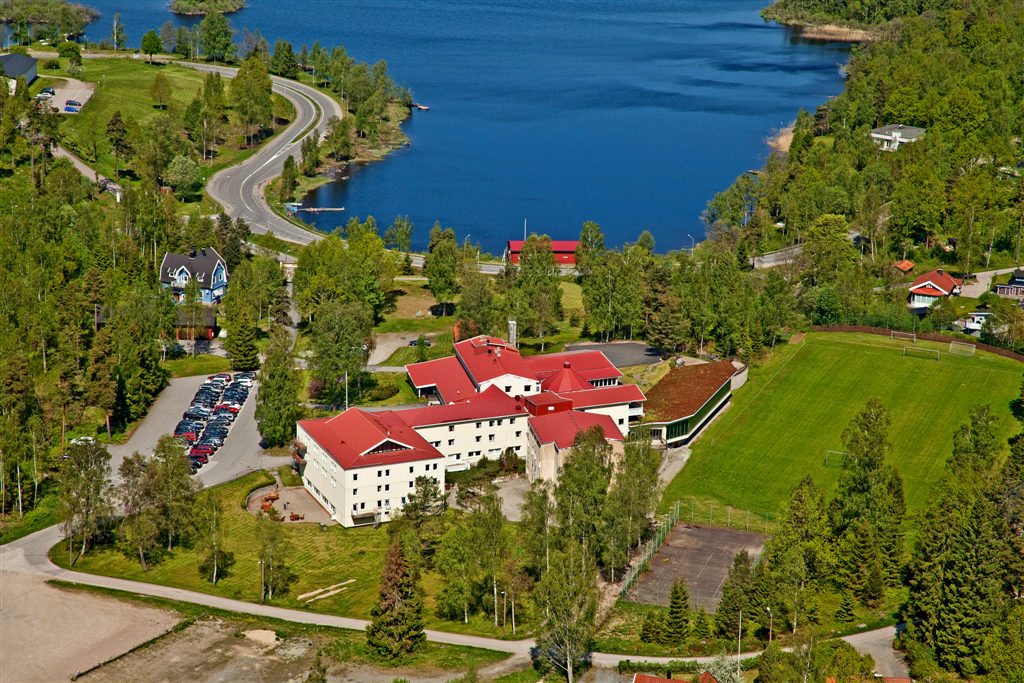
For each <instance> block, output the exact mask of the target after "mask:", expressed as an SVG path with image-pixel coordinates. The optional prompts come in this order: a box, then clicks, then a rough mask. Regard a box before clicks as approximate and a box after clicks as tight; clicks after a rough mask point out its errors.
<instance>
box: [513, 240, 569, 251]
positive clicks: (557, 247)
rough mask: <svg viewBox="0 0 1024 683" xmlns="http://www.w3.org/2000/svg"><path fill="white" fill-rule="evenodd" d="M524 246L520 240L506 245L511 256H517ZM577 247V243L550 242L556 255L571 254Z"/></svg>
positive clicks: (565, 241)
mask: <svg viewBox="0 0 1024 683" xmlns="http://www.w3.org/2000/svg"><path fill="white" fill-rule="evenodd" d="M524 244H526V242H524V241H522V240H509V243H508V248H509V251H511V252H512V253H513V254H518V253H520V252H521V251H522V250H523V245H524ZM578 245H579V242H578V241H575V242H574V241H571V240H552V241H551V251H553V252H556V253H558V252H562V253H565V252H570V251H571V252H575V251H576V247H577V246H578Z"/></svg>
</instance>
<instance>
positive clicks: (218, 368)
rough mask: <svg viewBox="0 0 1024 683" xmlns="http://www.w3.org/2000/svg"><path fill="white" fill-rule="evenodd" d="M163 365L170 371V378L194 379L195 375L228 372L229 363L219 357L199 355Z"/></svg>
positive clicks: (229, 368)
mask: <svg viewBox="0 0 1024 683" xmlns="http://www.w3.org/2000/svg"><path fill="white" fill-rule="evenodd" d="M164 365H166V366H167V369H168V370H170V371H171V377H195V376H196V375H216V374H217V373H218V372H230V371H231V361H230V360H228V359H227V358H222V357H221V356H209V355H204V354H200V355H198V356H194V357H192V358H188V357H185V358H177V359H175V360H169V361H167V362H166V363H164Z"/></svg>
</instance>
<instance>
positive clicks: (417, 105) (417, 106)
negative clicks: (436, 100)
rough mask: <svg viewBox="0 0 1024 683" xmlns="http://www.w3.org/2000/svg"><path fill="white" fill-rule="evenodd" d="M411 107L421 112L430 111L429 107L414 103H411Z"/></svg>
mask: <svg viewBox="0 0 1024 683" xmlns="http://www.w3.org/2000/svg"><path fill="white" fill-rule="evenodd" d="M412 106H414V107H416V108H417V109H422V110H423V111H427V110H429V109H430V107H428V106H427V105H425V104H415V103H413V105H412Z"/></svg>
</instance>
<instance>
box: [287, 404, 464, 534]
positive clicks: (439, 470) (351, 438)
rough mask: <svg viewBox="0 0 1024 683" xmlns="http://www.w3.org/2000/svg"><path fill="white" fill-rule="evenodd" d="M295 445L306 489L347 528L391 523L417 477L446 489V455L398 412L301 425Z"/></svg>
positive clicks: (356, 413)
mask: <svg viewBox="0 0 1024 683" xmlns="http://www.w3.org/2000/svg"><path fill="white" fill-rule="evenodd" d="M295 440H296V442H297V445H298V446H299V447H298V448H297V449H296V452H295V454H294V456H293V457H294V458H295V459H296V461H297V462H298V465H299V474H300V475H301V477H302V482H303V484H304V485H305V487H306V490H307V491H309V492H310V494H312V496H313V498H315V499H316V501H317V502H318V503H320V505H322V506H323V508H324V509H325V510H327V512H328V513H330V515H331V517H332V518H333V519H335V520H336V521H337V522H338V523H339V524H341V525H342V526H344V527H353V526H361V525H364V524H373V523H374V522H375V521H378V520H379V521H388V520H389V519H390V518H391V516H392V515H393V514H394V513H396V512H398V511H399V510H401V509H402V507H403V506H404V505H405V503H406V501H407V500H408V496H409V493H411V492H412V491H413V490H414V489H415V486H416V484H415V482H416V477H418V476H431V477H433V478H434V479H435V480H436V481H437V483H438V486H440V488H441V490H442V491H443V490H444V473H445V459H444V456H443V455H442V454H441V453H440V452H439V451H438V450H437V449H436V448H434V447H433V446H431V445H430V444H429V443H428V442H427V440H426V439H425V438H423V437H422V436H420V435H419V434H418V433H417V432H416V430H415V429H413V428H412V427H411V426H409V425H408V424H406V423H405V422H404V421H403V420H402V419H401V418H400V417H399V416H398V414H397V413H395V412H394V411H385V412H379V413H368V412H365V411H362V410H359V409H358V408H350V409H349V410H346V411H345V412H344V413H342V414H340V415H335V416H334V417H327V418H320V419H316V420H301V421H299V423H298V425H297V428H296V437H295Z"/></svg>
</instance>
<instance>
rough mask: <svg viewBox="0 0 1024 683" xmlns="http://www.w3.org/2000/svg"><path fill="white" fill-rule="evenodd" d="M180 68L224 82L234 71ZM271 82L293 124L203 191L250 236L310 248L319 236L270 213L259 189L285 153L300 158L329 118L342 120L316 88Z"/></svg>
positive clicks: (277, 169)
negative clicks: (269, 235)
mask: <svg viewBox="0 0 1024 683" xmlns="http://www.w3.org/2000/svg"><path fill="white" fill-rule="evenodd" d="M179 64H180V65H181V66H186V67H190V68H193V69H196V70H198V71H205V72H218V73H220V74H222V75H223V76H227V77H232V76H234V75H235V73H236V72H237V71H238V69H234V68H230V67H225V66H215V65H212V64H188V63H185V62H179ZM271 81H272V82H273V88H274V92H276V93H277V94H279V95H281V96H282V97H285V98H287V99H288V100H289V101H290V102H291V103H292V105H293V106H294V107H295V113H296V116H295V121H293V122H292V123H291V124H290V125H289V126H288V128H286V129H285V130H284V131H283V133H281V134H280V135H279V136H278V137H277V138H276V139H274V140H271V141H270V142H268V143H267V144H266V145H264V146H263V147H262V148H261V149H260V150H259V151H258V152H256V153H255V154H254V155H252V156H251V157H249V159H247V160H246V161H245V163H243V164H241V165H239V166H232V167H231V168H226V169H224V170H223V171H221V172H219V173H217V174H216V175H214V176H213V177H212V178H210V179H209V180H208V181H207V183H206V190H207V192H209V194H210V196H211V197H213V198H214V199H215V200H216V201H218V202H220V203H221V204H222V205H223V206H224V209H225V211H226V212H227V214H228V215H229V216H231V217H232V218H237V217H241V218H242V219H243V220H245V222H247V223H248V224H249V226H250V227H251V229H252V231H253V232H255V233H260V234H262V233H266V232H270V231H273V233H274V235H276V236H278V237H280V238H281V239H285V240H288V241H290V242H298V243H299V244H309V243H310V242H312V241H314V240H316V239H319V236H318V235H316V234H315V233H312V232H310V231H308V230H304V229H303V228H300V227H298V226H296V225H295V224H294V223H291V222H289V221H286V220H285V219H283V218H281V217H280V216H278V215H277V214H275V213H274V212H273V211H271V210H270V207H269V206H267V204H266V201H265V199H264V197H263V190H264V187H265V186H266V184H267V183H268V182H269V181H270V180H271V179H273V178H275V177H277V176H279V175H281V171H282V169H283V168H284V161H285V159H287V158H288V155H289V154H291V155H293V156H295V157H300V158H301V153H300V151H299V150H300V147H299V146H300V144H301V143H302V141H303V140H304V139H305V138H306V137H308V136H309V135H317V136H323V134H324V131H325V130H326V129H327V121H328V120H329V119H330V118H331V117H332V116H338V117H341V116H343V115H344V112H343V111H342V108H341V105H340V104H338V102H337V101H336V100H334V98H332V97H329V96H328V95H325V94H324V93H322V92H320V91H319V90H316V89H315V88H311V87H309V86H306V85H302V84H301V83H297V82H295V81H291V80H287V79H284V78H278V77H276V76H274V77H272V78H271Z"/></svg>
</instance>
